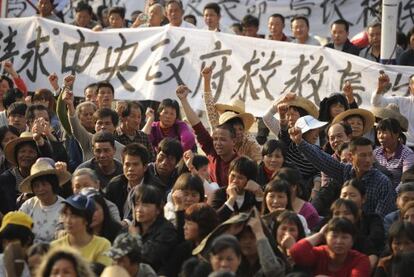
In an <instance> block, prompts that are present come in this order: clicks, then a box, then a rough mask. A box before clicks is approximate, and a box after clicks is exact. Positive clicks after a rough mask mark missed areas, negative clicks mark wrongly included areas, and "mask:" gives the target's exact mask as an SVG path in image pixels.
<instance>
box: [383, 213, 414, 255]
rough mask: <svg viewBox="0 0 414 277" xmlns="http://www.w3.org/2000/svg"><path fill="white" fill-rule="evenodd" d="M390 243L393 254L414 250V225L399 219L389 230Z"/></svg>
mask: <svg viewBox="0 0 414 277" xmlns="http://www.w3.org/2000/svg"><path fill="white" fill-rule="evenodd" d="M388 245H389V247H390V249H391V253H392V255H393V256H395V255H398V254H404V253H408V252H412V251H414V225H413V224H412V223H410V222H404V221H402V220H398V221H396V222H394V223H393V224H392V225H391V227H390V229H389V231H388Z"/></svg>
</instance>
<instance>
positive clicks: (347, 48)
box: [325, 39, 360, 56]
mask: <svg viewBox="0 0 414 277" xmlns="http://www.w3.org/2000/svg"><path fill="white" fill-rule="evenodd" d="M325 47H329V48H334V44H333V42H331V43H328V44H327V45H325ZM359 51H360V49H359V48H358V47H356V46H355V45H353V44H352V42H350V41H349V39H348V40H346V42H345V44H344V47H343V48H342V52H345V53H348V54H352V55H356V56H358V55H359Z"/></svg>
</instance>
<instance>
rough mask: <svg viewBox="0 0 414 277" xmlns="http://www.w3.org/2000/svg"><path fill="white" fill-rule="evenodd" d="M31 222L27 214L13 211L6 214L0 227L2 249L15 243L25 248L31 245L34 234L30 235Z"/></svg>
mask: <svg viewBox="0 0 414 277" xmlns="http://www.w3.org/2000/svg"><path fill="white" fill-rule="evenodd" d="M32 228H33V221H32V218H31V217H30V216H28V215H27V214H25V213H23V212H20V211H14V212H8V213H7V214H6V215H5V216H4V217H3V219H2V222H1V227H0V241H1V245H2V247H3V249H6V246H7V245H8V244H9V243H11V242H15V241H19V242H20V244H21V245H22V246H23V247H24V248H27V247H29V246H30V245H32V243H33V239H34V234H33V233H32Z"/></svg>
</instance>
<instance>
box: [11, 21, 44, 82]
mask: <svg viewBox="0 0 414 277" xmlns="http://www.w3.org/2000/svg"><path fill="white" fill-rule="evenodd" d="M49 40H50V36H43V37H42V29H41V27H40V26H39V27H37V28H36V39H35V40H33V41H31V42H29V43H28V44H27V45H26V48H27V49H28V51H27V52H26V53H24V54H23V55H22V59H24V60H25V61H24V63H23V65H22V67H21V68H20V69H19V70H17V72H18V73H20V72H21V71H23V70H24V69H25V68H26V67H27V66H28V65H29V63H30V62H32V63H33V69H32V71H30V70H29V69H27V70H26V75H27V77H28V78H29V80H30V81H32V82H35V81H36V79H37V68H38V66H39V68H40V71H41V72H42V74H43V75H45V76H49V72H48V71H47V69H46V67H45V65H44V64H43V60H42V58H43V56H44V55H46V54H47V52H49V48H48V47H45V48H44V49H43V51H40V48H41V46H42V44H43V43H47V42H49ZM32 58H33V60H32Z"/></svg>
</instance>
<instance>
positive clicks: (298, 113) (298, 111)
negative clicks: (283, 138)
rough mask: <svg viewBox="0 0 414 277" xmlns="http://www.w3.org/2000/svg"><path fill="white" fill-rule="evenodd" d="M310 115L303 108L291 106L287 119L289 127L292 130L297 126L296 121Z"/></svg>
mask: <svg viewBox="0 0 414 277" xmlns="http://www.w3.org/2000/svg"><path fill="white" fill-rule="evenodd" d="M308 114H309V113H308V112H307V111H306V110H305V109H303V108H301V107H297V106H292V105H291V106H289V109H288V111H287V113H286V119H287V122H288V127H289V128H292V127H294V126H295V123H296V121H297V120H298V119H299V118H300V117H303V116H306V115H308Z"/></svg>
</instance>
